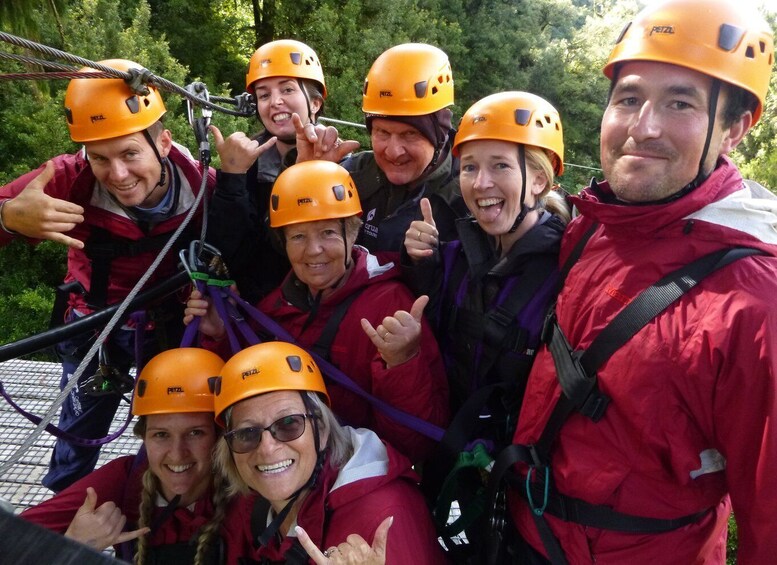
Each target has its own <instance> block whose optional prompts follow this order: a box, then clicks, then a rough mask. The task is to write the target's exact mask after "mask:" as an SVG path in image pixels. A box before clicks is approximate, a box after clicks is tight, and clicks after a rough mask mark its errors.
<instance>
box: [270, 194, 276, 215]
mask: <svg viewBox="0 0 777 565" xmlns="http://www.w3.org/2000/svg"><path fill="white" fill-rule="evenodd" d="M270 202H271V203H272V209H273V210H274V211H276V212H277V211H278V195H277V194H273V195H272V198H270Z"/></svg>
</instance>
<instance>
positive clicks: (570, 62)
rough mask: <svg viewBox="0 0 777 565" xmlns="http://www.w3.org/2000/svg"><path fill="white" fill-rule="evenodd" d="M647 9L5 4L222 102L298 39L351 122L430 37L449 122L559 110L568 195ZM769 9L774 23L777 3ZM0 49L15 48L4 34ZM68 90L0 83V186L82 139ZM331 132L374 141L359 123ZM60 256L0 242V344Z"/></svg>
mask: <svg viewBox="0 0 777 565" xmlns="http://www.w3.org/2000/svg"><path fill="white" fill-rule="evenodd" d="M641 6H642V3H641V2H639V1H637V0H531V1H528V0H525V1H519V0H445V1H443V0H393V1H391V2H385V0H294V1H290V0H289V1H283V0H250V1H249V0H123V1H120V0H2V2H1V3H0V29H2V30H4V31H7V32H9V33H12V34H14V35H18V36H22V37H25V38H28V39H31V40H34V41H37V42H40V43H42V44H44V45H48V46H51V47H55V48H57V49H61V50H63V51H67V52H69V53H73V54H75V55H79V56H81V57H84V58H86V59H90V60H100V59H107V58H116V57H120V58H127V59H132V60H134V61H137V62H139V63H140V64H142V65H144V66H145V67H147V68H148V69H150V70H151V71H152V72H154V73H155V74H157V75H159V76H162V77H164V78H166V79H168V80H170V81H172V82H174V83H176V84H179V85H181V86H183V85H186V84H188V83H190V82H192V81H195V80H197V81H202V82H205V83H206V84H207V85H208V88H209V90H210V93H211V94H212V95H230V96H231V95H235V94H238V93H240V92H241V91H242V90H243V89H244V86H245V83H244V80H245V70H246V68H247V63H248V58H249V57H250V55H251V53H252V52H253V50H254V49H255V48H256V47H257V46H258V45H261V44H262V43H265V42H267V41H270V40H273V39H280V38H295V39H299V40H301V41H304V42H306V43H308V44H309V45H311V46H312V47H313V48H314V49H315V50H316V51H317V53H318V55H319V57H320V59H321V61H322V64H323V66H324V70H325V75H326V80H327V87H328V90H329V93H330V95H329V97H328V99H327V101H326V112H325V115H327V116H330V117H333V118H337V119H341V120H348V121H352V122H358V123H361V122H362V113H361V87H362V82H363V80H364V77H365V75H366V73H367V71H368V69H369V67H370V64H371V62H372V61H373V60H374V59H375V57H377V56H378V55H379V54H380V53H381V52H382V51H384V50H385V49H387V48H388V47H390V46H392V45H396V44H398V43H403V42H407V41H417V42H426V43H431V44H434V45H437V46H439V47H440V48H442V49H443V50H444V51H446V52H447V53H448V55H449V56H450V59H451V64H452V67H453V71H454V77H455V83H456V99H457V104H456V106H455V107H454V119H458V118H459V117H460V116H461V115H462V113H463V111H464V110H466V108H468V107H469V105H470V104H472V103H473V102H475V101H476V100H478V99H479V98H481V97H483V96H485V95H488V94H491V93H493V92H497V91H500V90H528V91H531V92H535V93H537V94H539V95H541V96H543V97H545V98H547V99H548V100H549V101H550V102H552V103H553V104H554V105H555V106H556V108H558V110H559V111H560V113H561V115H562V118H563V122H564V134H565V144H566V151H565V152H566V155H565V161H566V162H567V164H568V165H567V168H566V170H567V172H566V174H565V175H564V177H562V179H561V183H562V185H563V186H564V187H565V188H566V189H567V190H569V191H571V192H576V191H577V190H579V188H580V187H582V186H584V185H585V184H586V183H587V181H588V179H589V178H590V177H591V176H595V175H597V174H598V172H599V171H598V169H597V167H598V160H599V151H598V146H599V138H598V132H599V121H600V119H601V114H602V110H603V107H604V101H605V97H606V93H607V88H608V84H607V81H606V79H605V77H604V76H603V75H602V73H601V68H602V65H603V63H604V61H605V60H606V57H607V54H608V53H609V50H610V47H611V45H612V43H613V41H614V39H615V38H616V37H617V35H618V33H619V32H620V30H621V28H622V26H623V24H624V23H625V22H627V21H628V20H629V19H630V18H631V16H632V15H633V14H634V13H636V11H638V10H639V8H640V7H641ZM761 10H762V11H765V8H763V7H761ZM766 15H767V19H768V20H769V22H770V24H771V26H772V28H773V29H774V28H775V27H777V23H776V19H777V18H776V17H775V13H774V12H773V11H772V12H769V13H767V14H766ZM2 50H3V51H5V52H17V53H18V52H19V50H18V49H16V48H15V47H13V46H11V45H8V44H3V45H2ZM35 55H36V56H37V54H35ZM24 70H27V71H32V70H38V69H35V68H33V67H27V68H24V67H22V66H21V65H19V64H17V63H13V62H9V61H7V60H4V59H0V74H2V73H9V72H21V71H24ZM776 82H777V73H772V80H771V84H772V86H771V91H770V97H769V98H768V100H767V104H766V108H765V112H764V116H763V118H762V119H761V121H760V123H759V124H758V126H756V128H754V130H753V131H752V132H751V133H750V135H749V136H748V137H747V138H746V139H745V141H744V142H743V143H742V144H741V145H740V147H739V148H738V149H737V151H736V152H735V154H734V159H735V160H736V162H737V163H738V164H739V166H740V168H741V170H742V172H743V174H744V175H745V176H746V177H748V178H752V179H755V180H757V181H758V182H760V183H761V184H764V185H765V186H768V187H772V188H774V187H777V107H776V106H777V85H776V84H775V83H776ZM65 87H66V82H65V81H36V82H28V81H20V80H15V81H5V80H0V183H5V182H8V181H9V180H11V179H13V178H15V177H17V176H18V175H20V174H22V173H24V172H26V171H28V170H30V169H33V168H35V167H37V166H38V165H39V164H41V163H42V162H44V161H45V160H46V159H47V158H49V157H51V156H53V155H56V154H59V153H63V152H72V151H74V150H76V149H77V147H76V146H75V145H74V144H73V143H72V142H71V141H70V140H69V138H68V135H67V129H66V127H65V122H64V120H63V119H62V99H63V96H64V88H65ZM166 102H167V106H168V110H169V112H168V118H167V125H168V127H169V128H170V129H171V130H172V131H173V136H174V138H175V139H176V140H177V141H179V142H181V143H183V144H184V145H186V146H188V147H189V148H190V149H192V150H194V149H195V147H196V144H195V142H194V136H193V134H192V132H191V129H190V128H189V126H188V124H187V121H186V118H185V115H184V114H185V109H184V105H183V104H182V100H181V98H180V97H179V96H177V95H173V94H170V95H167V96H166ZM213 122H214V123H215V124H216V125H218V126H219V127H220V128H221V129H222V131H223V132H224V133H225V134H228V133H231V132H232V131H236V130H241V131H246V132H255V131H257V130H258V128H259V124H258V122H257V121H256V120H253V119H243V118H233V117H229V116H226V115H225V114H216V115H215V116H214V119H213ZM341 129H342V135H343V136H344V137H348V138H354V139H358V140H360V141H361V142H362V145H363V146H364V147H367V146H368V139H367V137H366V136H365V135H364V131H363V130H359V129H354V128H348V127H345V128H341ZM214 164H215V165H218V159H217V158H216V159H215V161H214ZM64 266H65V250H64V249H63V248H62V247H61V246H58V245H55V244H51V243H44V244H41V245H39V246H37V247H34V248H32V247H30V246H28V245H26V244H24V243H22V242H15V243H14V244H12V245H10V246H7V247H5V248H3V249H2V250H0V269H2V273H3V276H2V277H0V341H2V342H11V341H14V340H16V339H19V338H20V337H23V336H26V335H30V334H32V333H36V332H38V331H41V330H42V329H45V327H46V325H47V323H48V318H49V312H50V308H51V301H52V299H53V287H55V286H56V285H57V284H58V283H59V282H60V281H61V280H62V277H63V275H64ZM732 533H733V534H734V535H733V536H732V541H731V543H732V544H733V545H735V543H736V542H735V540H736V538H735V531H733V532H732ZM733 553H734V552H733V551H732V552H730V554H733ZM734 559H735V558H734V557H733V556H730V557H729V560H730V561H732V562H733V561H734Z"/></svg>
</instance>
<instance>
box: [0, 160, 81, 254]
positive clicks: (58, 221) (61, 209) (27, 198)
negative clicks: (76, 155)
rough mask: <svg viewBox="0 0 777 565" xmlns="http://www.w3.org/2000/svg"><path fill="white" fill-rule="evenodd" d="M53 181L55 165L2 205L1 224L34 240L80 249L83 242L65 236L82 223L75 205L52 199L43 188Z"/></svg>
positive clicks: (51, 164)
mask: <svg viewBox="0 0 777 565" xmlns="http://www.w3.org/2000/svg"><path fill="white" fill-rule="evenodd" d="M52 178H54V164H53V163H52V162H51V161H47V162H46V168H45V169H43V171H42V172H41V173H40V174H39V175H38V176H37V177H35V178H34V179H32V180H31V181H30V182H29V183H28V184H27V186H25V187H24V189H23V190H22V191H21V192H20V193H19V194H18V195H16V196H15V197H14V198H11V199H10V200H8V201H7V202H6V203H5V206H3V224H5V227H7V228H8V229H9V230H12V231H15V232H18V233H20V234H22V235H24V236H26V237H30V238H34V239H49V240H51V241H56V242H58V243H64V244H65V245H67V246H68V247H75V248H76V249H83V248H84V243H83V242H82V241H79V240H77V239H74V238H72V237H69V236H67V235H65V233H66V232H69V231H70V230H72V229H73V228H74V227H76V226H77V225H78V224H80V223H81V222H83V221H84V209H83V208H82V207H81V206H79V205H78V204H74V203H72V202H68V201H67V200H60V199H59V198H53V197H51V196H49V195H48V194H46V193H45V192H44V191H43V189H44V188H45V187H46V185H47V184H48V183H49V181H50V180H51V179H52Z"/></svg>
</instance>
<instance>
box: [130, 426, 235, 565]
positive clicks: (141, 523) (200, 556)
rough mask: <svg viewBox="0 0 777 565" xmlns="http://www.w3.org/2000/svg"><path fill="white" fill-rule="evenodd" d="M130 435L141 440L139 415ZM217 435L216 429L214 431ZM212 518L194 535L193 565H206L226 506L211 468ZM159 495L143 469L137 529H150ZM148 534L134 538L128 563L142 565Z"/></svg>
mask: <svg viewBox="0 0 777 565" xmlns="http://www.w3.org/2000/svg"><path fill="white" fill-rule="evenodd" d="M132 431H133V433H134V434H135V435H136V436H138V437H139V438H141V439H143V438H144V436H145V433H146V417H145V416H140V417H139V418H138V421H137V422H136V423H135V426H134V427H133V428H132ZM217 432H218V430H217ZM218 435H221V434H218ZM213 471H214V473H213V485H212V486H213V497H212V502H213V515H212V516H211V518H210V520H208V522H207V523H206V524H205V525H204V526H203V527H202V528H200V531H199V533H198V536H197V550H196V553H195V555H194V562H193V565H206V564H207V563H208V562H209V560H208V556H209V551H210V549H211V547H212V546H213V543H214V542H217V541H218V537H219V529H220V528H221V523H222V522H223V521H224V516H225V515H226V511H227V506H228V505H229V501H230V499H231V496H230V491H229V488H228V485H227V484H226V481H225V479H224V477H223V476H221V475H220V474H219V473H217V472H216V469H215V466H214V467H213ZM160 492H161V484H160V482H159V478H158V477H157V476H156V475H155V474H154V473H153V472H152V471H151V469H150V468H148V469H146V471H145V472H144V473H143V480H142V491H141V497H140V507H139V512H138V514H139V516H138V528H143V527H146V526H150V525H151V522H152V517H153V515H154V508H155V506H156V498H157V494H158V493H160ZM148 552H149V546H148V535H144V536H140V537H139V538H138V545H137V550H136V551H135V556H134V558H133V560H132V562H133V563H134V564H135V565H145V563H146V562H147V561H148Z"/></svg>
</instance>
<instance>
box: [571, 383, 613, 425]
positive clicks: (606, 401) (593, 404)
mask: <svg viewBox="0 0 777 565" xmlns="http://www.w3.org/2000/svg"><path fill="white" fill-rule="evenodd" d="M610 400H611V399H610V397H609V396H607V395H606V394H604V393H603V392H601V391H600V390H599V389H598V388H595V389H594V390H592V391H591V394H589V395H588V398H586V399H585V401H584V402H583V404H582V405H581V406H580V408H579V410H580V413H581V414H583V415H584V416H586V417H588V418H590V419H591V420H592V421H594V422H598V421H599V420H601V419H602V417H603V416H604V413H605V412H606V411H607V406H609V405H610Z"/></svg>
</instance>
